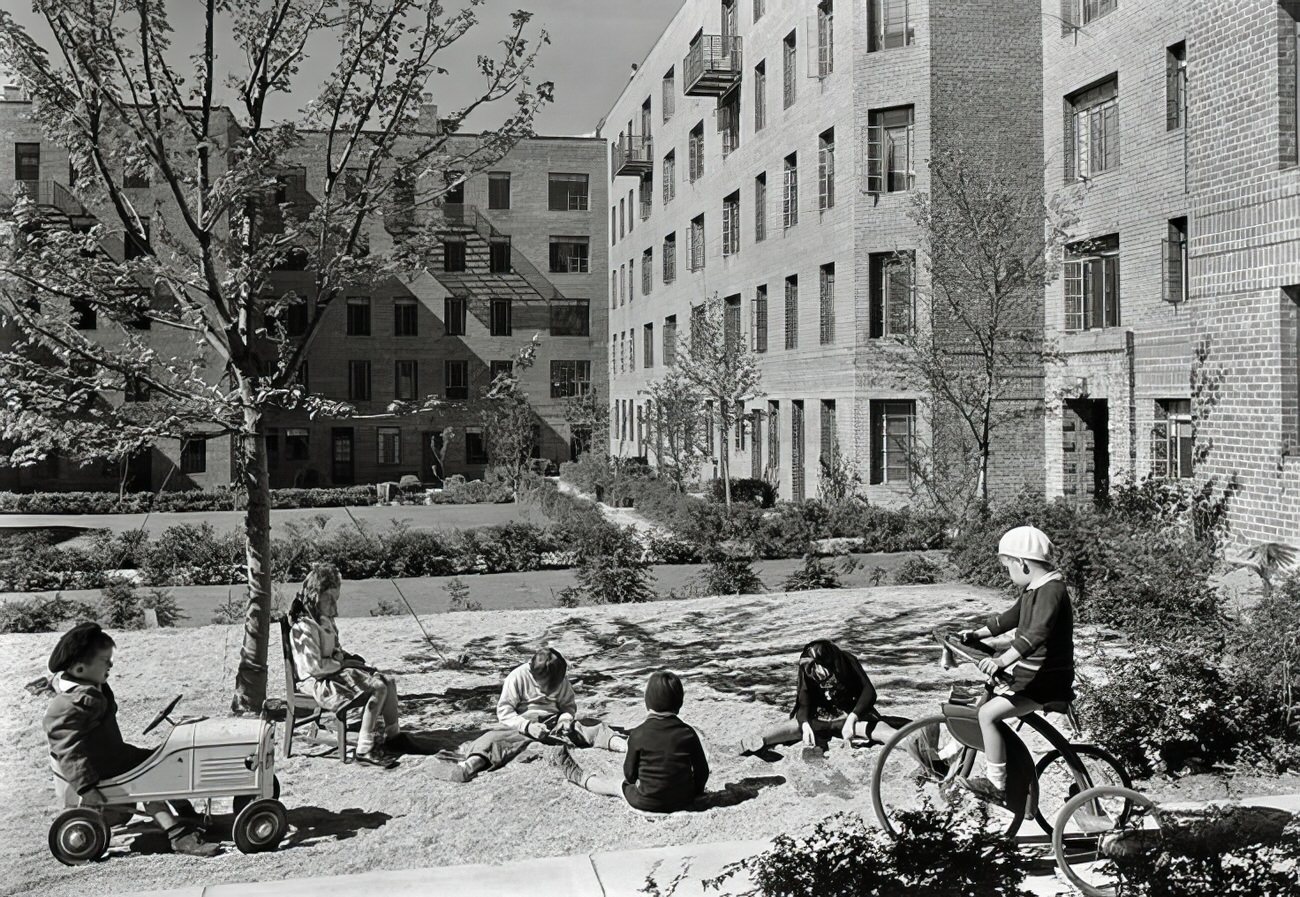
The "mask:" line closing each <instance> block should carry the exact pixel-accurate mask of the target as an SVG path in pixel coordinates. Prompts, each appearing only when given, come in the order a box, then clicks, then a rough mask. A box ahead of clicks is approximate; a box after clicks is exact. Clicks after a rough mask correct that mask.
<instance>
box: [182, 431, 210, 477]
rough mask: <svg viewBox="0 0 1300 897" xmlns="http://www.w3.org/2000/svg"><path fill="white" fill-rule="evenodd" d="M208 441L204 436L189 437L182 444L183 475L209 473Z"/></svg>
mask: <svg viewBox="0 0 1300 897" xmlns="http://www.w3.org/2000/svg"><path fill="white" fill-rule="evenodd" d="M207 470H208V440H207V438H206V437H204V436H187V437H186V438H185V441H184V442H183V443H181V473H207Z"/></svg>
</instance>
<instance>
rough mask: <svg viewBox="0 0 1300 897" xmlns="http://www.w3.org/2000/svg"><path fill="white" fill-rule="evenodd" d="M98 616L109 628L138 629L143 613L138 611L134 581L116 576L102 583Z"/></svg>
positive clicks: (141, 623) (137, 596)
mask: <svg viewBox="0 0 1300 897" xmlns="http://www.w3.org/2000/svg"><path fill="white" fill-rule="evenodd" d="M99 616H100V619H101V620H102V621H103V622H104V624H105V625H106V626H108V627H109V628H111V629H139V628H140V627H141V626H142V625H143V624H144V614H143V613H141V611H140V596H139V595H137V594H136V592H135V583H133V582H131V581H129V580H126V579H119V578H118V577H116V576H115V577H112V578H111V579H109V580H108V582H106V583H104V590H103V594H102V595H101V597H100V599H99Z"/></svg>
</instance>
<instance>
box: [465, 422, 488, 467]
mask: <svg viewBox="0 0 1300 897" xmlns="http://www.w3.org/2000/svg"><path fill="white" fill-rule="evenodd" d="M487 462H488V453H487V440H485V439H484V438H483V431H482V430H480V429H478V428H477V427H473V428H470V429H466V430H465V463H466V464H486V463H487Z"/></svg>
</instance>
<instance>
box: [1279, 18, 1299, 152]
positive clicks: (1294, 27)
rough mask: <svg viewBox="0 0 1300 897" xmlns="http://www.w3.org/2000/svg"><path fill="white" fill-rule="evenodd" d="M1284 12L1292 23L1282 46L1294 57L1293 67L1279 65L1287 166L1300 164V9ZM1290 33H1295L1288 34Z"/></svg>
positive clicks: (1281, 121) (1281, 122)
mask: <svg viewBox="0 0 1300 897" xmlns="http://www.w3.org/2000/svg"><path fill="white" fill-rule="evenodd" d="M1282 11H1283V12H1285V13H1286V14H1287V16H1289V17H1290V19H1291V22H1290V23H1289V24H1284V25H1283V28H1284V31H1283V35H1284V36H1283V43H1282V47H1283V48H1284V49H1285V51H1286V53H1287V55H1288V56H1290V60H1289V61H1290V65H1283V64H1280V63H1279V65H1278V74H1279V76H1280V79H1279V82H1280V83H1279V85H1278V101H1279V104H1280V105H1279V108H1278V123H1279V124H1280V125H1281V130H1282V132H1283V134H1282V135H1280V136H1283V137H1284V138H1287V139H1284V140H1283V141H1282V142H1281V143H1282V146H1281V148H1282V150H1283V152H1282V154H1281V156H1282V158H1281V161H1282V164H1283V165H1295V164H1297V163H1300V8H1297V7H1296V6H1295V4H1290V5H1288V6H1284V7H1283V8H1282ZM1282 21H1285V20H1282ZM1288 31H1290V32H1291V33H1290V34H1287V32H1288ZM1279 55H1281V54H1279ZM1288 144H1289V145H1288Z"/></svg>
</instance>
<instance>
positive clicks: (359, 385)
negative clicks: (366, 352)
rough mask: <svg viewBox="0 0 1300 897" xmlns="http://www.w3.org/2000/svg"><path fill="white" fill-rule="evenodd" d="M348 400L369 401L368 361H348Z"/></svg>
mask: <svg viewBox="0 0 1300 897" xmlns="http://www.w3.org/2000/svg"><path fill="white" fill-rule="evenodd" d="M348 400H349V401H352V402H368V401H370V362H369V361H349V362H348Z"/></svg>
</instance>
